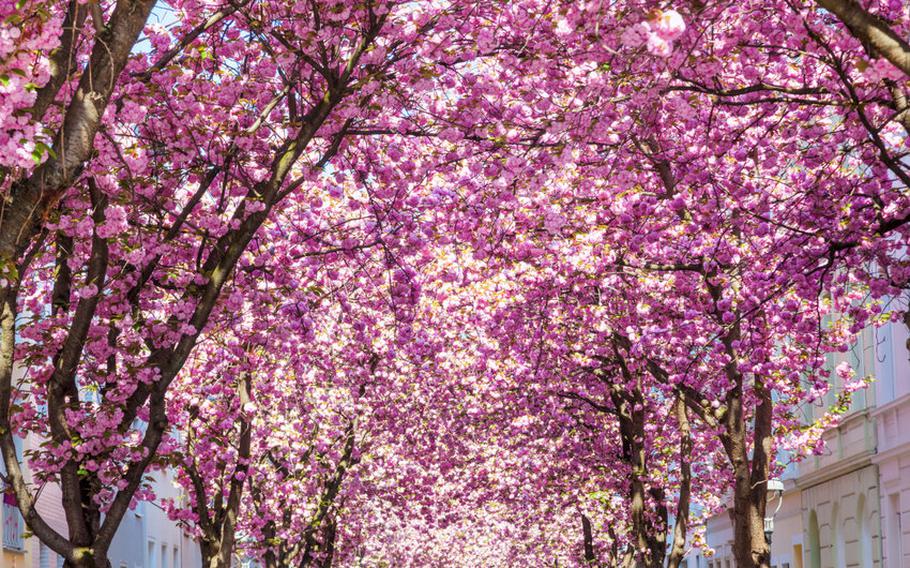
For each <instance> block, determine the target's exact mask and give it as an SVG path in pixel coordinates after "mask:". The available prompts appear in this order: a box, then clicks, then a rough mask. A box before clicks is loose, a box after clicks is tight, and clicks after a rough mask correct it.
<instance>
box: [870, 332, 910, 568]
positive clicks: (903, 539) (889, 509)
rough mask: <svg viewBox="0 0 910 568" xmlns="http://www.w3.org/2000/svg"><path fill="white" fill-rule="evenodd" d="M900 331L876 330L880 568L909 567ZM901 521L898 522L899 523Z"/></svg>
mask: <svg viewBox="0 0 910 568" xmlns="http://www.w3.org/2000/svg"><path fill="white" fill-rule="evenodd" d="M907 339H908V332H907V328H906V326H904V325H902V324H900V323H894V324H891V325H888V326H885V327H883V328H881V329H880V330H878V333H877V349H876V376H877V377H878V379H879V380H878V382H877V383H876V392H877V395H878V398H879V401H880V406H879V407H878V408H877V409H876V410H875V412H874V413H873V414H874V417H875V420H876V423H877V435H878V453H877V454H876V455H875V456H874V457H873V459H872V461H873V463H875V464H877V466H878V469H879V474H880V483H881V511H882V521H881V522H882V531H883V532H882V534H883V542H882V552H883V556H884V566H885V567H886V568H892V567H893V568H904V567H906V566H910V353H908V352H907ZM901 520H903V522H901Z"/></svg>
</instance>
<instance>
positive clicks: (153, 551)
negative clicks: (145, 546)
mask: <svg viewBox="0 0 910 568" xmlns="http://www.w3.org/2000/svg"><path fill="white" fill-rule="evenodd" d="M146 561H147V562H148V564H147V565H146V566H148V568H158V548H157V547H156V546H155V541H154V540H150V541H149V552H148V558H147V559H146Z"/></svg>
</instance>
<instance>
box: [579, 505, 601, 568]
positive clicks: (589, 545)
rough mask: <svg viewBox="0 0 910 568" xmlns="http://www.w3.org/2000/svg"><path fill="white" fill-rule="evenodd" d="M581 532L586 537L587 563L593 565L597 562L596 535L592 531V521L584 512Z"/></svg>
mask: <svg viewBox="0 0 910 568" xmlns="http://www.w3.org/2000/svg"><path fill="white" fill-rule="evenodd" d="M581 533H582V536H583V538H584V546H585V564H590V565H592V566H593V565H594V564H595V563H596V562H597V558H596V557H595V556H594V535H593V534H592V533H591V521H589V520H588V517H587V516H585V514H584V513H582V515H581Z"/></svg>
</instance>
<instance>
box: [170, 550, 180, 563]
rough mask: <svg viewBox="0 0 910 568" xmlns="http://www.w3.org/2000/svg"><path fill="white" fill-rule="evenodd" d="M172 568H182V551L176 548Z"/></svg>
mask: <svg viewBox="0 0 910 568" xmlns="http://www.w3.org/2000/svg"><path fill="white" fill-rule="evenodd" d="M171 568H180V549H179V548H177V547H176V546H175V547H174V561H173V562H171Z"/></svg>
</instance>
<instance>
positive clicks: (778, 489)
mask: <svg viewBox="0 0 910 568" xmlns="http://www.w3.org/2000/svg"><path fill="white" fill-rule="evenodd" d="M775 493H776V495H775V496H774V497H777V508H775V509H774V512H773V513H771V516H770V517H768V516H765V541H767V543H768V544H769V545H770V544H771V535H773V534H774V516H775V515H777V512H778V511H780V507H781V505H783V503H784V482H783V481H781V480H780V479H777V478H774V479H769V480H768V495H772V494H775ZM774 497H771V499H774Z"/></svg>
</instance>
